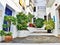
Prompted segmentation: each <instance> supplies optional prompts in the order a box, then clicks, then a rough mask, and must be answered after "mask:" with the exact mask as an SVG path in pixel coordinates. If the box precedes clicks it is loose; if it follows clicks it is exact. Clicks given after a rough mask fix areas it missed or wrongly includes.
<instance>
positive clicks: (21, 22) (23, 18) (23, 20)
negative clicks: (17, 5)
mask: <svg viewBox="0 0 60 45" xmlns="http://www.w3.org/2000/svg"><path fill="white" fill-rule="evenodd" d="M16 17H17V29H18V30H26V29H27V23H28V21H29V19H28V16H27V15H26V14H24V13H23V12H20V13H19V14H17V16H16Z"/></svg>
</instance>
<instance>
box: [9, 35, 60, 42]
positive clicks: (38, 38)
mask: <svg viewBox="0 0 60 45" xmlns="http://www.w3.org/2000/svg"><path fill="white" fill-rule="evenodd" d="M9 43H60V38H59V37H55V36H53V35H49V36H47V35H45V36H28V37H25V38H15V39H13V41H11V42H9Z"/></svg>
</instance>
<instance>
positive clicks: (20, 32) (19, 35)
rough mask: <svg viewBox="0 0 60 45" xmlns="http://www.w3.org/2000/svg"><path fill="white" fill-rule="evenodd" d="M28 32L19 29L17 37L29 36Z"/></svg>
mask: <svg viewBox="0 0 60 45" xmlns="http://www.w3.org/2000/svg"><path fill="white" fill-rule="evenodd" d="M29 34H30V32H29V31H27V30H19V31H18V37H27V36H29Z"/></svg>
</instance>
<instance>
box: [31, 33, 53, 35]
mask: <svg viewBox="0 0 60 45" xmlns="http://www.w3.org/2000/svg"><path fill="white" fill-rule="evenodd" d="M30 35H54V34H53V33H31V34H30Z"/></svg>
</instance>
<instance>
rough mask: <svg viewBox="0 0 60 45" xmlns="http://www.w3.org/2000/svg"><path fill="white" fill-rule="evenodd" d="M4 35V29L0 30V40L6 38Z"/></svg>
mask: <svg viewBox="0 0 60 45" xmlns="http://www.w3.org/2000/svg"><path fill="white" fill-rule="evenodd" d="M4 35H5V32H4V30H0V41H3V40H4Z"/></svg>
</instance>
